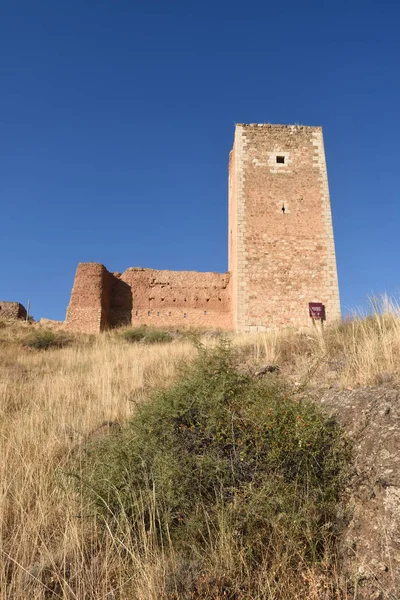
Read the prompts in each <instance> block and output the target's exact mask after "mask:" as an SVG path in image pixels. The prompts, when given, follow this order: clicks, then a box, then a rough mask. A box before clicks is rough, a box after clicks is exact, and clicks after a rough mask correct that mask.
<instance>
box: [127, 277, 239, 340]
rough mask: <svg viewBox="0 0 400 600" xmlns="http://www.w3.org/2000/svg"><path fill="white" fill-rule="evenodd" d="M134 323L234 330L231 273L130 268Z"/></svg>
mask: <svg viewBox="0 0 400 600" xmlns="http://www.w3.org/2000/svg"><path fill="white" fill-rule="evenodd" d="M121 280H122V281H123V282H125V283H126V284H128V285H129V287H130V288H131V290H132V324H133V325H138V324H142V323H145V324H149V325H150V324H151V325H161V326H166V325H171V326H174V327H175V326H176V327H185V326H196V327H198V326H201V327H207V328H221V329H231V328H232V317H231V289H230V275H229V273H224V274H220V273H199V272H196V271H158V270H153V269H141V268H130V269H128V270H127V271H125V273H123V274H122V276H121Z"/></svg>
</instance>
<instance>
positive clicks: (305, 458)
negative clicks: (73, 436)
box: [78, 342, 348, 598]
mask: <svg viewBox="0 0 400 600" xmlns="http://www.w3.org/2000/svg"><path fill="white" fill-rule="evenodd" d="M81 459H82V457H81ZM347 462H348V450H347V447H346V444H345V442H344V441H343V438H342V435H341V432H340V430H339V429H338V426H337V425H336V424H335V423H334V422H333V421H332V420H331V419H328V418H327V417H325V416H323V415H322V414H321V413H320V412H319V411H318V410H317V408H316V407H315V406H314V405H312V404H310V403H308V402H299V401H296V400H294V399H291V398H290V397H288V395H287V394H286V393H285V389H284V388H283V387H282V386H281V385H280V384H278V383H277V378H276V376H274V375H271V376H270V377H269V378H266V379H264V380H254V379H252V378H251V377H249V376H247V375H243V374H241V373H239V372H238V371H237V370H236V368H235V365H234V356H233V354H232V351H231V350H230V349H229V348H228V347H227V346H226V345H225V343H224V342H221V343H220V345H219V347H218V348H217V349H214V350H207V351H206V350H204V349H203V348H200V354H199V357H198V359H197V360H196V361H195V363H194V364H193V365H192V366H191V367H190V368H188V370H187V372H186V373H185V374H184V375H183V377H182V378H181V380H180V381H179V382H178V383H177V384H176V385H174V386H173V387H172V388H171V389H169V390H167V391H163V392H159V393H156V394H155V395H153V396H152V398H151V399H150V400H149V401H148V402H147V403H145V404H143V405H141V406H139V407H138V409H137V413H136V415H135V417H134V418H133V419H132V420H131V421H130V422H129V423H128V424H127V425H126V427H124V428H123V429H122V431H120V432H118V433H116V434H113V435H111V436H110V437H109V438H107V439H103V440H101V441H100V442H92V443H91V444H89V445H88V446H87V448H86V451H85V455H84V460H83V470H82V471H81V472H80V474H79V476H78V479H79V482H80V488H79V489H80V490H81V492H82V493H83V495H84V497H85V498H86V499H87V500H88V501H89V506H90V509H91V511H94V513H95V514H97V515H98V517H99V518H100V519H101V520H104V521H106V522H107V527H108V528H109V530H110V529H111V530H112V529H114V528H117V529H118V527H120V526H121V522H125V526H126V523H128V524H129V528H130V530H131V533H130V536H133V537H134V536H135V535H136V536H137V537H140V536H139V532H140V531H142V530H143V528H145V529H147V531H148V534H149V535H153V536H155V538H156V540H157V543H158V544H159V545H161V546H162V547H165V545H167V544H170V543H172V544H173V547H174V553H175V557H176V556H177V555H178V556H181V557H183V556H184V557H186V558H185V560H186V559H187V560H192V559H193V560H195V561H197V562H196V564H197V563H199V564H200V566H199V577H200V574H201V573H203V574H204V569H203V567H202V566H201V565H202V564H205V563H206V562H207V560H208V557H209V554H210V551H211V549H213V548H215V546H216V544H217V540H218V539H221V536H222V535H224V536H225V538H226V539H230V540H231V546H232V545H233V546H234V548H233V549H232V555H233V556H237V560H238V563H240V561H242V563H240V564H242V566H243V564H246V568H247V569H250V570H251V569H254V570H257V569H259V568H260V565H264V567H265V565H272V564H275V565H281V567H279V568H280V569H283V565H285V569H286V574H288V573H291V572H293V573H294V572H296V569H298V568H299V564H302V563H304V562H306V563H307V564H309V563H313V562H314V563H315V562H318V561H320V560H322V559H323V558H324V557H326V555H327V552H328V550H329V549H330V548H331V546H332V541H333V540H334V539H335V536H336V535H337V531H338V511H337V506H338V501H339V497H340V493H341V490H342V487H343V484H344V481H345V476H346V465H347ZM138 545H139V544H138ZM278 571H279V569H278ZM202 576H203V575H202ZM279 576H280V575H279V572H278V574H277V575H276V577H277V578H278V579H279ZM274 577H275V576H274ZM290 577H292V575H290ZM225 579H226V577H225ZM196 585H197V584H196ZM196 589H197V588H196ZM216 593H217V592H215V594H216ZM218 593H219V592H218ZM174 597H175V596H174ZM178 597H179V598H186V597H188V598H189V597H192V596H190V595H189V593H188V596H178ZM193 597H194V596H193ZM199 597H200V596H199ZM202 597H203V596H202ZM207 597H208V596H207ZM210 597H217V595H215V596H210ZM218 597H219V596H218ZM221 597H222V596H221ZM224 597H225V596H224ZM226 597H228V596H226ZM232 597H235V598H236V597H241V598H248V597H250V596H248V595H246V593H244V594H243V595H242V596H232ZM251 597H253V596H251ZM257 597H258V596H257ZM261 597H264V596H260V598H261ZM265 597H269V596H265ZM271 597H272V596H271ZM274 597H275V596H274Z"/></svg>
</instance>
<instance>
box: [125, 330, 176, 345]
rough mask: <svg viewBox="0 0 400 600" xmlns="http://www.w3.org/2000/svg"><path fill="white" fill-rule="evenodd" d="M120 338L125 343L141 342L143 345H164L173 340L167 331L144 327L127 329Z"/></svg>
mask: <svg viewBox="0 0 400 600" xmlns="http://www.w3.org/2000/svg"><path fill="white" fill-rule="evenodd" d="M122 337H123V339H124V340H125V341H126V342H130V343H137V342H142V343H144V344H166V343H168V342H172V340H173V337H172V335H171V334H170V333H168V332H167V331H163V330H162V329H152V328H148V327H146V326H143V327H137V328H136V329H127V330H126V331H124V332H123V333H122Z"/></svg>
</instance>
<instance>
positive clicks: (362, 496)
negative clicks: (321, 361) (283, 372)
mask: <svg viewBox="0 0 400 600" xmlns="http://www.w3.org/2000/svg"><path fill="white" fill-rule="evenodd" d="M399 392H400V390H399V389H397V388H394V387H393V384H391V387H390V388H388V387H387V386H378V387H376V388H359V389H353V390H329V391H325V392H324V391H321V389H320V390H318V391H317V390H315V393H313V396H314V399H315V400H316V401H317V402H320V403H321V404H322V406H323V408H324V411H326V412H328V414H330V415H331V416H333V417H334V418H335V419H336V420H337V421H338V422H339V423H340V424H341V425H342V426H343V428H344V430H345V431H346V433H347V435H348V437H349V438H350V440H351V442H352V445H353V469H352V474H351V478H350V483H349V487H348V491H347V493H348V510H349V515H350V516H349V522H348V525H347V528H346V531H345V534H344V539H343V548H342V557H343V564H342V568H343V570H344V571H346V572H348V573H350V574H353V576H355V578H356V579H357V580H358V581H359V584H358V585H359V594H360V595H359V596H357V598H360V600H361V599H364V598H365V599H368V600H370V599H372V598H376V599H378V598H382V599H385V600H386V599H388V600H389V599H390V600H394V599H396V598H400V411H399V403H400V393H399Z"/></svg>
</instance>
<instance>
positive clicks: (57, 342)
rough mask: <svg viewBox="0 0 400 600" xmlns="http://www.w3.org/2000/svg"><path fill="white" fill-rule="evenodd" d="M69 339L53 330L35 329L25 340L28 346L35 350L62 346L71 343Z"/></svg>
mask: <svg viewBox="0 0 400 600" xmlns="http://www.w3.org/2000/svg"><path fill="white" fill-rule="evenodd" d="M69 341H70V340H69V339H68V338H67V337H65V336H64V335H61V334H55V333H54V332H53V331H49V330H43V331H35V332H34V333H33V334H32V335H31V336H30V337H29V338H28V339H27V340H26V342H25V345H26V346H27V347H28V348H32V349H34V350H48V349H49V348H62V347H63V346H66V345H67V344H68V343H69Z"/></svg>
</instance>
